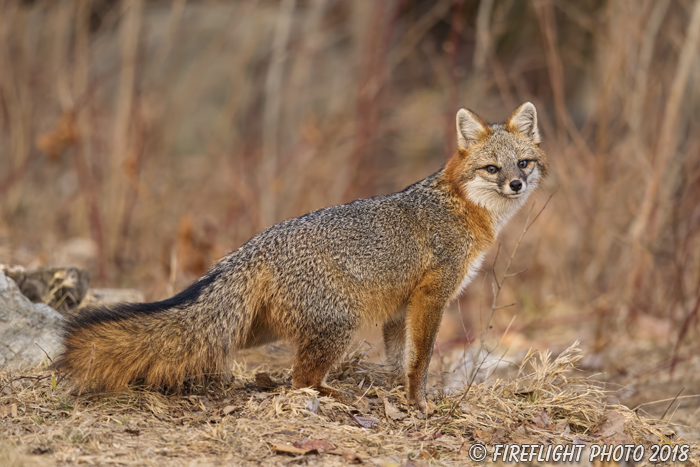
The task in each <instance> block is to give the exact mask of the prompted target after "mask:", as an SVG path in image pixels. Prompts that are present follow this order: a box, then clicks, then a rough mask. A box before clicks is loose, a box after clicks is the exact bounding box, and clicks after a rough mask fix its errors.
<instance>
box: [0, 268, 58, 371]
mask: <svg viewBox="0 0 700 467" xmlns="http://www.w3.org/2000/svg"><path fill="white" fill-rule="evenodd" d="M62 324H63V317H62V316H61V314H60V313H58V312H57V311H56V310H54V309H53V308H51V307H50V306H48V305H46V304H43V303H32V302H31V301H29V299H28V298H27V297H25V296H24V295H23V294H22V292H21V291H20V289H19V287H18V286H17V284H16V283H15V281H13V280H12V279H11V278H9V277H7V276H6V275H5V273H4V271H3V269H1V268H0V366H15V367H20V366H22V367H27V366H37V365H40V364H41V363H42V362H44V361H46V360H47V359H46V354H44V351H46V353H47V354H48V355H49V356H50V357H51V358H54V357H55V356H56V355H58V353H59V352H60V350H61V327H62ZM39 347H41V348H39ZM42 349H43V351H42Z"/></svg>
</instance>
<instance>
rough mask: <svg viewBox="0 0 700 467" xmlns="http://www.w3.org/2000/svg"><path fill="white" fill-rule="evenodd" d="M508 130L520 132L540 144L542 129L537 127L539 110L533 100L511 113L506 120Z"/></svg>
mask: <svg viewBox="0 0 700 467" xmlns="http://www.w3.org/2000/svg"><path fill="white" fill-rule="evenodd" d="M505 126H506V130H508V131H510V132H516V133H520V134H522V135H525V136H527V137H528V138H530V141H532V142H533V143H535V144H540V130H539V129H538V128H537V110H536V109H535V106H534V104H533V103H532V102H525V103H524V104H523V105H521V106H520V107H518V108H517V109H515V110H514V111H513V113H512V114H510V117H508V119H507V120H506V125H505Z"/></svg>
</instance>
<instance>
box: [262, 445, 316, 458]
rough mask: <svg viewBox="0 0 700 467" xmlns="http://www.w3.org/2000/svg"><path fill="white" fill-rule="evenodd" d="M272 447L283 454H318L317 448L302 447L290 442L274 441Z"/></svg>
mask: <svg viewBox="0 0 700 467" xmlns="http://www.w3.org/2000/svg"><path fill="white" fill-rule="evenodd" d="M272 449H274V450H275V451H277V452H281V453H282V454H291V455H293V456H305V455H306V454H318V451H317V450H316V449H302V448H298V447H296V446H290V445H289V444H276V443H272Z"/></svg>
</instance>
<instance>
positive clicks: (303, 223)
mask: <svg viewBox="0 0 700 467" xmlns="http://www.w3.org/2000/svg"><path fill="white" fill-rule="evenodd" d="M456 123H457V141H458V146H459V149H458V151H457V152H456V153H455V155H454V156H452V158H451V159H450V160H449V161H448V162H447V164H446V165H445V167H444V168H442V169H440V170H439V171H437V172H436V173H434V174H432V175H430V176H429V177H427V178H425V179H423V180H421V181H419V182H417V183H415V184H413V185H411V186H409V187H408V188H406V189H404V190H403V191H400V192H398V193H393V194H389V195H383V196H377V197H374V198H369V199H363V200H358V201H354V202H352V203H348V204H344V205H340V206H332V207H329V208H325V209H321V210H319V211H314V212H310V213H308V214H305V215H303V216H301V217H297V218H294V219H289V220H287V221H284V222H282V223H280V224H277V225H273V226H272V227H270V228H268V229H266V230H264V231H263V232H260V233H259V234H257V235H256V236H255V237H253V238H252V239H250V240H249V241H248V242H246V243H245V244H244V245H242V246H241V247H239V248H238V249H236V250H235V251H233V252H231V253H229V254H228V255H227V256H225V257H224V258H223V259H222V260H221V261H219V262H218V263H217V264H216V265H215V266H214V267H213V268H212V269H211V270H209V271H208V272H207V273H206V274H205V275H204V276H202V277H201V278H200V279H199V280H198V281H197V282H195V283H194V284H192V285H191V286H190V287H188V288H187V289H185V290H184V291H182V292H180V293H179V294H177V295H175V296H174V297H172V298H169V299H167V300H163V301H160V302H155V303H134V304H119V305H110V306H102V307H93V308H85V309H82V310H80V311H79V313H77V314H76V315H75V316H74V317H72V318H69V319H68V321H67V323H66V326H65V336H64V350H63V353H62V354H61V355H60V356H59V358H58V359H57V360H56V363H55V365H54V366H55V368H57V369H58V370H60V371H62V372H64V373H66V374H68V375H69V376H71V377H72V378H73V379H74V380H75V381H76V382H77V383H78V384H80V385H81V386H82V387H84V388H87V389H95V390H110V391H114V390H122V389H125V388H127V387H128V386H130V385H132V384H142V385H145V386H146V387H149V388H153V389H164V388H170V389H174V388H175V389H176V388H178V387H179V386H180V385H182V384H183V383H184V382H185V381H188V380H198V379H202V378H205V377H208V376H217V375H222V374H225V373H226V372H227V371H228V370H229V367H230V364H231V359H232V358H233V356H234V354H235V351H236V350H237V349H242V348H248V347H254V346H258V345H263V344H266V343H269V342H273V341H275V340H278V339H284V340H287V341H289V342H291V343H293V344H295V345H296V348H297V350H296V356H295V363H294V371H293V385H294V387H311V388H315V389H317V390H319V391H320V392H321V393H323V394H329V395H333V396H336V397H339V394H337V392H336V391H335V390H333V389H332V388H329V387H327V386H326V385H325V384H324V380H325V377H326V374H327V372H328V370H329V369H330V368H331V366H332V365H333V363H334V362H335V361H337V360H338V358H339V357H340V356H341V355H342V353H343V352H344V351H345V350H346V348H347V346H348V345H349V344H350V342H351V340H352V339H353V337H354V335H355V333H356V332H357V331H358V330H359V329H361V328H363V327H364V326H368V325H370V324H373V323H377V322H381V323H384V327H383V334H384V340H385V345H386V350H387V364H388V365H389V366H390V367H392V368H393V369H394V371H395V373H396V375H397V378H398V381H399V382H400V383H402V384H404V385H405V386H406V388H407V391H408V399H409V401H410V402H411V403H412V404H414V405H415V406H416V407H417V408H419V409H420V410H426V409H427V405H426V397H425V394H426V388H425V385H426V375H427V371H428V364H429V363H430V358H431V353H432V348H433V344H434V342H435V336H436V334H437V330H438V328H439V326H440V321H441V319H442V313H443V311H444V309H445V307H446V306H447V305H448V304H449V302H450V301H451V300H453V299H454V298H455V297H456V296H458V295H459V293H460V292H461V291H462V290H464V288H465V287H466V286H467V284H468V283H469V282H470V281H471V279H472V278H473V276H474V275H475V274H476V273H477V272H478V270H479V267H480V264H481V260H482V258H483V256H484V254H485V253H486V251H487V250H488V249H489V248H490V246H491V245H492V244H493V241H494V239H495V238H496V235H497V234H498V232H499V231H500V229H501V228H503V226H504V225H505V223H506V222H507V221H508V219H509V218H510V217H511V216H512V215H513V213H515V212H516V211H517V209H518V208H519V207H520V206H522V204H523V203H524V202H525V200H526V199H527V197H528V196H529V195H530V194H531V193H532V192H533V191H534V189H535V188H536V187H537V184H538V182H539V180H540V179H541V178H542V177H543V176H544V175H545V174H546V171H547V160H546V156H545V154H544V152H543V151H542V150H541V149H540V148H539V142H540V136H539V131H538V129H537V112H536V110H535V107H534V106H533V105H532V104H530V103H525V104H523V105H521V106H520V107H518V109H516V110H515V111H514V112H513V113H512V114H511V115H510V116H509V117H508V119H507V120H506V122H504V123H502V124H493V125H489V124H487V123H486V122H484V121H483V120H482V119H481V118H479V117H478V116H477V115H476V114H474V113H473V112H470V111H467V110H464V109H462V110H460V111H459V112H458V113H457V119H456Z"/></svg>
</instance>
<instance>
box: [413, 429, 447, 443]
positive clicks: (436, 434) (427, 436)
mask: <svg viewBox="0 0 700 467" xmlns="http://www.w3.org/2000/svg"><path fill="white" fill-rule="evenodd" d="M409 438H410V439H415V440H417V441H430V440H433V439H438V438H442V433H440V430H435V431H431V432H430V433H413V434H412V435H411V436H409Z"/></svg>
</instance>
